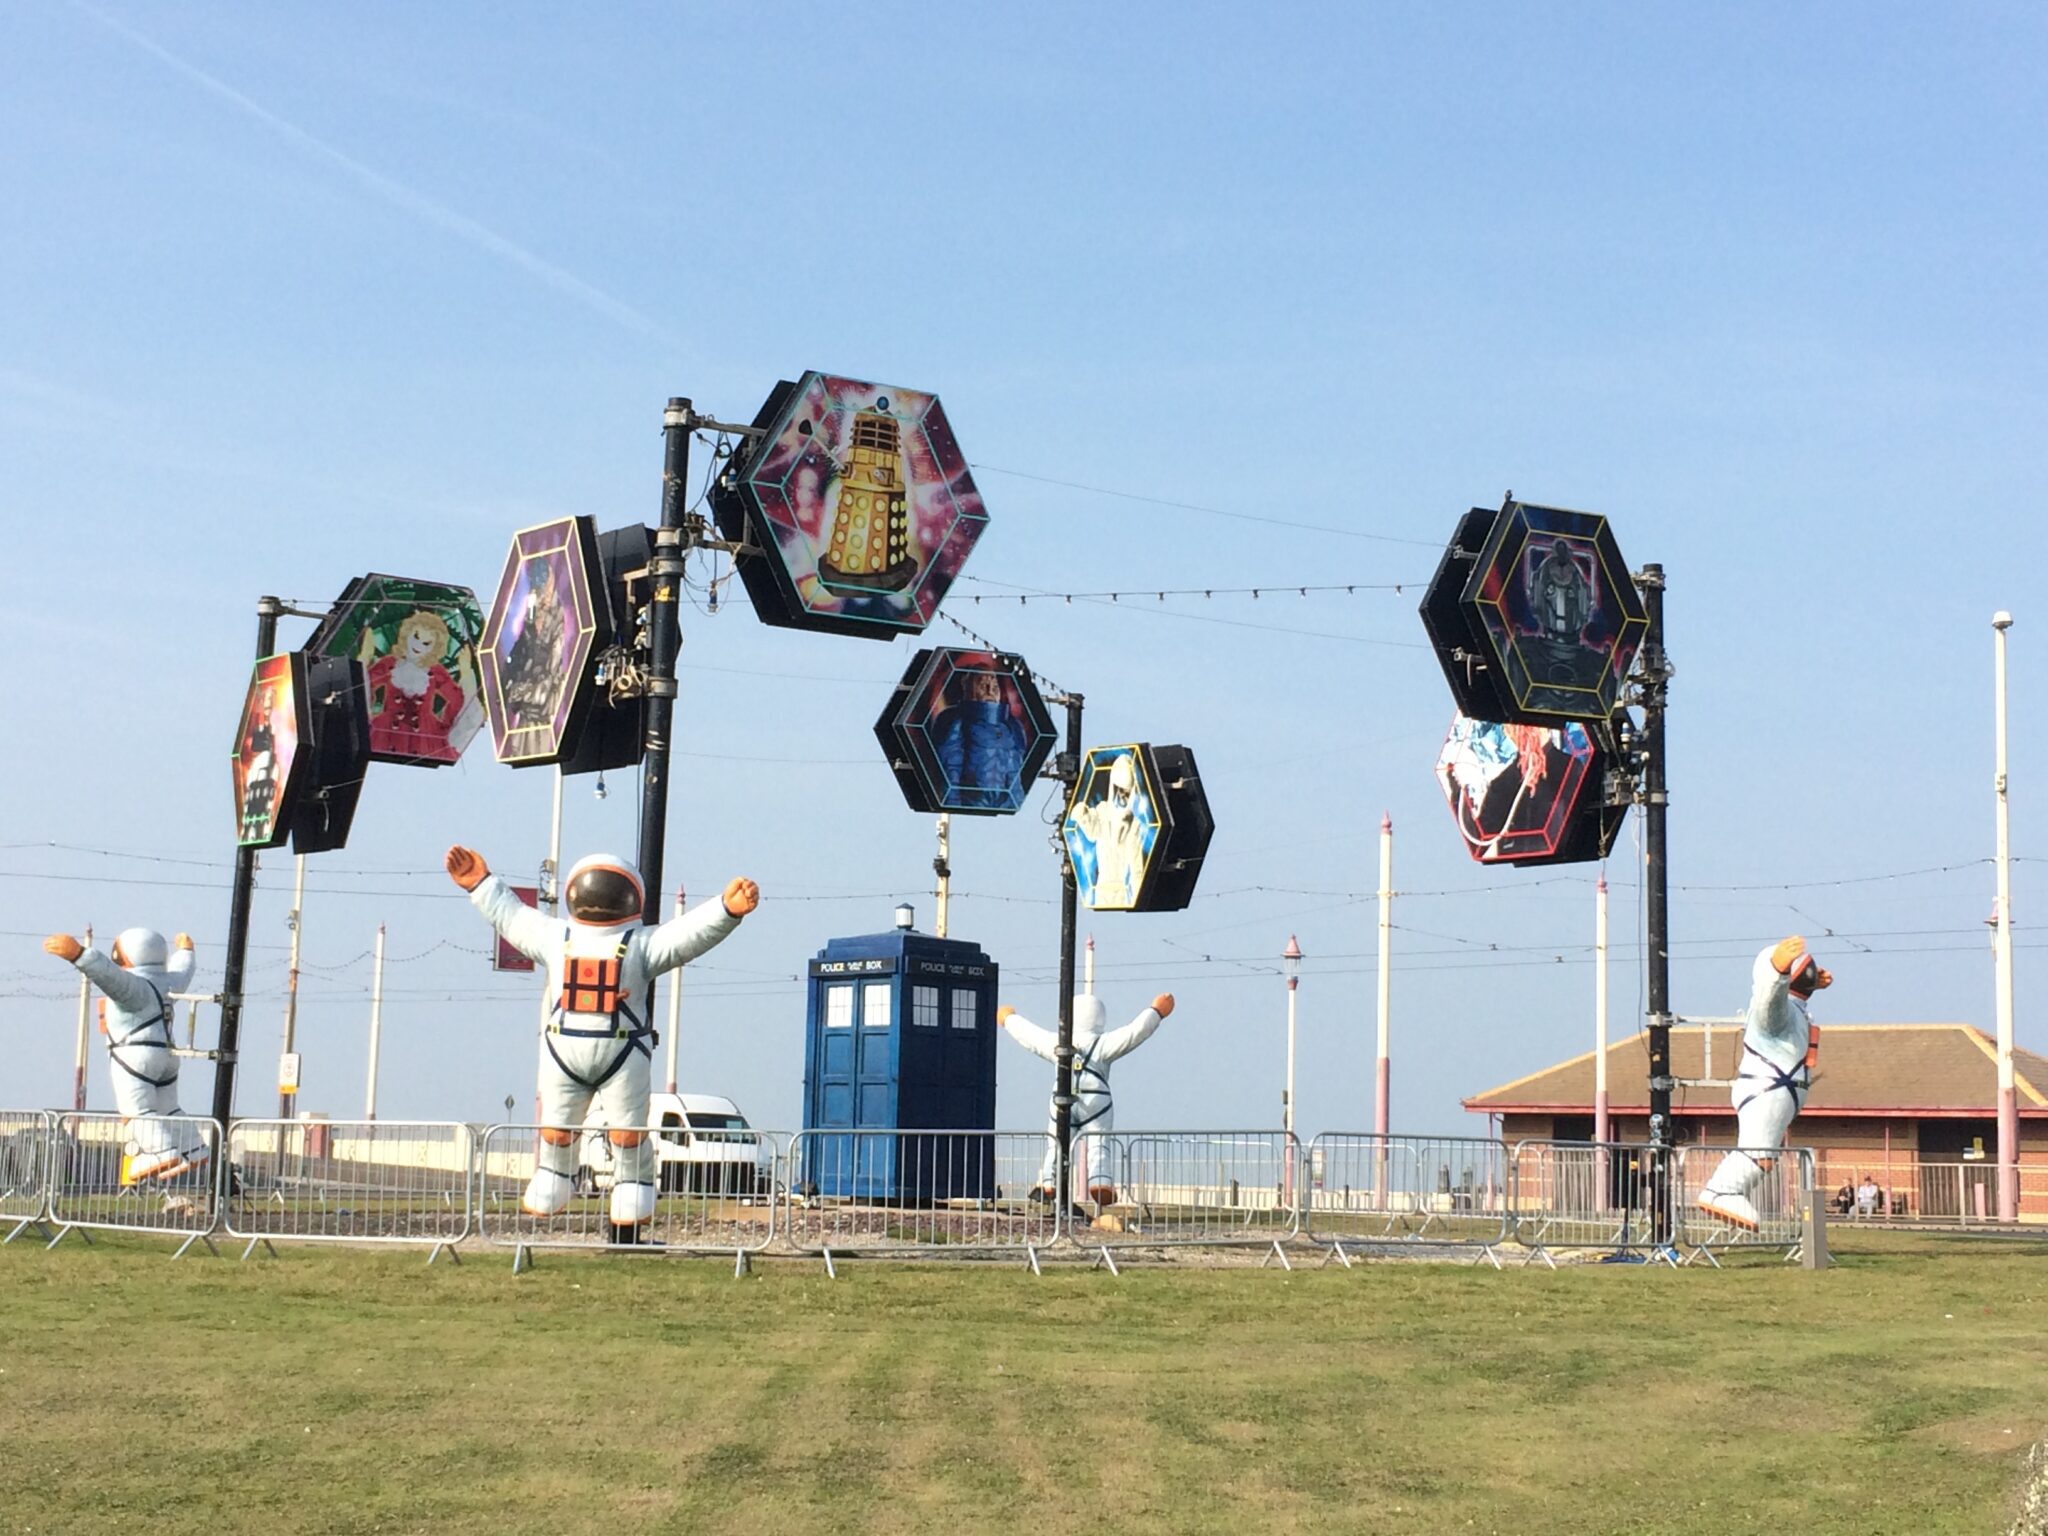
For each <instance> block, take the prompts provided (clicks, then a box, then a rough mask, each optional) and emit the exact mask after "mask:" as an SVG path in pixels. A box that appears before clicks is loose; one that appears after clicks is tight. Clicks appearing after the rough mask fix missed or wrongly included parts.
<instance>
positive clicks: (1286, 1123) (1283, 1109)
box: [1280, 933, 1301, 1210]
mask: <svg viewBox="0 0 2048 1536" xmlns="http://www.w3.org/2000/svg"><path fill="white" fill-rule="evenodd" d="M1280 963H1281V964H1282V965H1284V966H1285V967H1286V968H1287V1091H1286V1092H1285V1093H1284V1094H1283V1095H1281V1098H1280V1128H1281V1129H1282V1130H1284V1131H1285V1132H1286V1133H1287V1145H1286V1146H1285V1147H1283V1148H1282V1149H1281V1156H1283V1157H1284V1158H1285V1159H1286V1163H1285V1164H1284V1167H1285V1169H1286V1184H1287V1188H1286V1190H1285V1192H1284V1198H1285V1200H1286V1202H1287V1206H1288V1209H1290V1210H1292V1209H1293V1208H1294V1161H1295V1140H1294V994H1295V991H1296V989H1297V988H1299V987H1300V986H1301V945H1300V944H1299V943H1298V942H1296V940H1295V937H1294V935H1293V934H1291V933H1290V934H1289V935H1287V947H1286V948H1285V949H1283V950H1281V951H1280Z"/></svg>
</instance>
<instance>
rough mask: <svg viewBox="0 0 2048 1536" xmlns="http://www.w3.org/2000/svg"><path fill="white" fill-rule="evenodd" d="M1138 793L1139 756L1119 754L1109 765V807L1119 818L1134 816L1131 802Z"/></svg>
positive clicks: (1131, 753) (1129, 753) (1125, 753)
mask: <svg viewBox="0 0 2048 1536" xmlns="http://www.w3.org/2000/svg"><path fill="white" fill-rule="evenodd" d="M1137 793H1138V763H1137V754H1136V753H1133V752H1119V753H1118V754H1117V757H1116V761H1115V762H1113V763H1111V764H1110V765H1109V805H1110V809H1111V810H1112V811H1114V812H1115V813H1116V814H1117V815H1119V816H1130V815H1132V814H1134V812H1133V809H1132V804H1131V802H1132V801H1133V800H1134V799H1136V798H1137Z"/></svg>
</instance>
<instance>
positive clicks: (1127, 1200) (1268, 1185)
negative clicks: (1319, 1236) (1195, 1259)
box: [1068, 1131, 1301, 1270]
mask: <svg viewBox="0 0 2048 1536" xmlns="http://www.w3.org/2000/svg"><path fill="white" fill-rule="evenodd" d="M1085 1139H1086V1140H1087V1141H1088V1142H1089V1143H1091V1144H1092V1145H1094V1146H1099V1147H1101V1149H1102V1152H1101V1154H1100V1166H1094V1167H1084V1166H1081V1164H1082V1155H1081V1149H1080V1148H1079V1147H1077V1148H1076V1154H1075V1163H1076V1170H1075V1181H1076V1185H1077V1193H1082V1194H1085V1196H1086V1203H1085V1204H1083V1205H1080V1209H1081V1210H1082V1212H1084V1213H1085V1212H1087V1211H1090V1210H1092V1211H1093V1212H1094V1214H1093V1215H1092V1216H1084V1215H1072V1216H1070V1217H1069V1218H1068V1219H1069V1230H1070V1231H1071V1232H1072V1234H1073V1239H1074V1241H1075V1242H1076V1243H1077V1244H1079V1245H1080V1246H1082V1247H1084V1248H1088V1249H1093V1250H1095V1252H1096V1253H1097V1255H1098V1256H1099V1258H1100V1260H1101V1261H1102V1262H1104V1263H1107V1264H1108V1265H1109V1266H1110V1268H1111V1269H1112V1270H1114V1269H1115V1267H1116V1261H1115V1259H1114V1257H1113V1256H1112V1254H1113V1252H1114V1250H1116V1249H1120V1248H1181V1247H1190V1248H1192V1247H1200V1248H1222V1247H1245V1246H1250V1247H1258V1248H1265V1249H1268V1250H1269V1252H1268V1254H1267V1258H1268V1259H1269V1260H1270V1259H1275V1258H1277V1259H1278V1260H1279V1261H1280V1262H1281V1264H1283V1265H1286V1266H1287V1267H1288V1268H1292V1267H1293V1266H1292V1265H1290V1264H1288V1260H1287V1249H1286V1244H1287V1243H1288V1242H1290V1241H1291V1240H1292V1239H1293V1238H1294V1237H1295V1236H1296V1235H1297V1234H1299V1232H1300V1231H1301V1210H1300V1207H1299V1204H1298V1202H1297V1201H1296V1199H1295V1194H1296V1188H1295V1186H1296V1183H1297V1181H1298V1178H1299V1172H1300V1166H1301V1146H1300V1143H1298V1142H1297V1141H1296V1140H1295V1139H1294V1137H1293V1136H1292V1135H1291V1134H1290V1133H1288V1132H1286V1131H1128V1132H1126V1131H1118V1132H1116V1133H1115V1134H1113V1135H1110V1136H1105V1137H1099V1138H1098V1137H1089V1138H1085ZM1105 1179H1107V1180H1108V1183H1107V1184H1105V1183H1104V1180H1105ZM1077 1204H1078V1202H1077Z"/></svg>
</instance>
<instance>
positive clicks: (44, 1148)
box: [0, 1109, 50, 1242]
mask: <svg viewBox="0 0 2048 1536" xmlns="http://www.w3.org/2000/svg"><path fill="white" fill-rule="evenodd" d="M49 1206H50V1116H49V1115H48V1114H46V1113H45V1112H44V1111H42V1110H40V1109H0V1226H4V1227H6V1228H7V1236H6V1238H5V1241H7V1242H12V1241H14V1239H15V1238H16V1237H17V1236H19V1235H20V1233H21V1231H22V1229H23V1228H24V1227H32V1226H40V1225H41V1223H42V1221H43V1218H44V1216H45V1215H46V1214H47V1213H48V1211H49Z"/></svg>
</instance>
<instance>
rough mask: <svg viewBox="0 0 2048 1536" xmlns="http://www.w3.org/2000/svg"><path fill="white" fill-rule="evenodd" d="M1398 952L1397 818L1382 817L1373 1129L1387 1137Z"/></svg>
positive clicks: (1391, 1106)
mask: <svg viewBox="0 0 2048 1536" xmlns="http://www.w3.org/2000/svg"><path fill="white" fill-rule="evenodd" d="M1393 954H1394V818H1393V816H1392V815H1391V814H1389V813H1384V812H1383V813H1382V814H1381V816H1380V997H1379V1010H1380V1040H1379V1054H1378V1056H1377V1058H1376V1060H1375V1062H1374V1082H1373V1115H1372V1128H1373V1132H1374V1134H1375V1135H1379V1136H1385V1135H1387V1134H1388V1133H1389V1125H1390V1123H1391V1120H1392V1113H1393V1062H1392V1060H1391V1057H1390V1054H1389V1046H1388V1038H1389V1024H1390V1018H1391V1008H1392V1002H1393V987H1392V978H1391V977H1390V976H1389V975H1388V967H1389V965H1390V963H1391V962H1392V959H1393Z"/></svg>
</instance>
